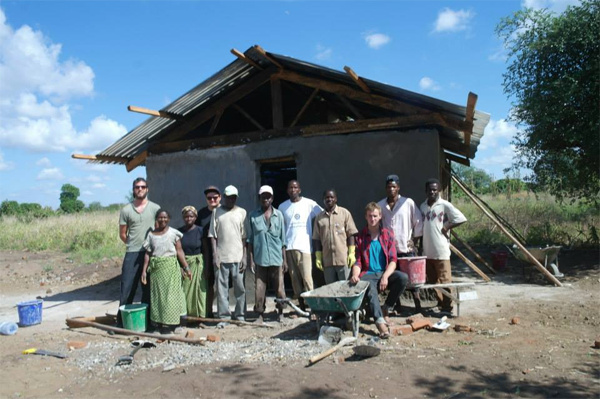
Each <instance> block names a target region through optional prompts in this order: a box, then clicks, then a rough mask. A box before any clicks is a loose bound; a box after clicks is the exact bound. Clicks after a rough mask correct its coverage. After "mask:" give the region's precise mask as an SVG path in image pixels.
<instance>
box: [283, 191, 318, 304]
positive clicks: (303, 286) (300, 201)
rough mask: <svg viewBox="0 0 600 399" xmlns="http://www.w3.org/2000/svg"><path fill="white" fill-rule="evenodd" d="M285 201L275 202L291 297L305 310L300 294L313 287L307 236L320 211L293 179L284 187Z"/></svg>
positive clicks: (308, 237) (310, 233) (309, 245)
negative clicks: (282, 229)
mask: <svg viewBox="0 0 600 399" xmlns="http://www.w3.org/2000/svg"><path fill="white" fill-rule="evenodd" d="M287 193H288V195H289V197H290V199H289V200H287V201H285V202H284V203H282V204H281V205H279V210H280V211H281V213H283V218H284V219H285V232H286V234H285V240H286V244H287V247H286V251H285V256H286V258H287V264H288V266H289V270H290V278H291V280H292V287H293V288H294V297H295V298H297V299H298V301H299V303H300V307H301V308H302V309H305V306H304V300H302V297H301V296H300V294H302V293H303V292H306V291H310V290H312V289H313V279H312V260H311V258H310V254H311V252H312V251H311V238H312V225H313V220H314V218H315V217H316V216H317V215H318V214H319V213H320V212H321V211H322V210H323V209H321V207H320V206H319V205H318V204H317V203H316V202H315V201H313V200H311V199H308V198H304V197H302V195H301V194H302V189H301V188H300V183H299V182H298V181H297V180H290V181H289V183H288V186H287Z"/></svg>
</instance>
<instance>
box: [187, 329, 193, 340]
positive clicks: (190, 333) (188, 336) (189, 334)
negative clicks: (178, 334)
mask: <svg viewBox="0 0 600 399" xmlns="http://www.w3.org/2000/svg"><path fill="white" fill-rule="evenodd" d="M185 337H186V338H194V332H193V331H190V330H188V331H187V332H186V333H185Z"/></svg>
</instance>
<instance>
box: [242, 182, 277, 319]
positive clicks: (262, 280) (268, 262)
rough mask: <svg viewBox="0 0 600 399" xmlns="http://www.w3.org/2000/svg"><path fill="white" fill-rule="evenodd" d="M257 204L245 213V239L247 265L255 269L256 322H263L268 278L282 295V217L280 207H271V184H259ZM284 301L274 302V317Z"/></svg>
mask: <svg viewBox="0 0 600 399" xmlns="http://www.w3.org/2000/svg"><path fill="white" fill-rule="evenodd" d="M258 198H259V201H260V207H259V208H258V209H256V210H255V211H253V212H252V213H250V215H248V219H247V222H246V233H247V236H248V238H247V240H246V241H247V242H248V265H250V268H251V270H252V271H253V272H254V273H255V282H256V285H255V295H256V296H255V299H256V300H255V303H254V311H255V312H257V313H258V315H259V316H258V320H257V322H258V323H262V322H263V313H264V312H265V299H266V298H265V294H266V291H267V282H268V281H269V280H270V281H271V284H272V286H273V288H274V289H275V294H276V295H277V298H281V299H285V288H284V284H283V273H285V272H286V271H287V264H286V261H285V221H284V220H283V214H282V213H281V211H279V210H277V209H275V208H273V205H272V204H273V188H271V186H262V187H261V188H260V189H259V190H258ZM282 315H283V305H282V304H277V320H278V321H281V317H282Z"/></svg>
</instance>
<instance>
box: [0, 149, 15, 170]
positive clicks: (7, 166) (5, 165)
mask: <svg viewBox="0 0 600 399" xmlns="http://www.w3.org/2000/svg"><path fill="white" fill-rule="evenodd" d="M14 168H15V163H14V162H9V161H5V160H4V154H2V153H1V152H0V172H3V171H7V170H11V169H14Z"/></svg>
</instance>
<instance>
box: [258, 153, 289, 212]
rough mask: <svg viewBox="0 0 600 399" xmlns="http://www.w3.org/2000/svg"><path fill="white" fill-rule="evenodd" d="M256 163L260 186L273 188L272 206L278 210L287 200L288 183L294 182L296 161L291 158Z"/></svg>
mask: <svg viewBox="0 0 600 399" xmlns="http://www.w3.org/2000/svg"><path fill="white" fill-rule="evenodd" d="M258 162H259V163H260V185H261V186H263V185H269V186H271V187H273V197H274V198H273V206H274V207H275V208H279V205H280V204H281V203H282V202H284V201H286V200H287V199H288V195H287V184H288V182H289V181H290V180H296V159H295V158H294V157H293V156H291V157H285V158H275V159H264V160H260V161H258Z"/></svg>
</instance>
